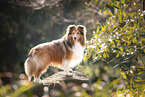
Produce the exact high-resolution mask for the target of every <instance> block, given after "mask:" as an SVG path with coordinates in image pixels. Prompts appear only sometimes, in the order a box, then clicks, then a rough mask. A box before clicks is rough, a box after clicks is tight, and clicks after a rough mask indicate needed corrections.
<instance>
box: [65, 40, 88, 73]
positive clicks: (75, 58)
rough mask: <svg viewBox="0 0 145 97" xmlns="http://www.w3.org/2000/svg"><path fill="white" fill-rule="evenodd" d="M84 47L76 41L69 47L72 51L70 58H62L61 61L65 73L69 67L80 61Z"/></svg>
mask: <svg viewBox="0 0 145 97" xmlns="http://www.w3.org/2000/svg"><path fill="white" fill-rule="evenodd" d="M84 49H85V47H83V46H82V45H81V44H80V43H79V42H78V41H76V42H75V45H74V46H73V47H72V48H71V49H70V50H71V51H72V52H73V55H72V58H71V60H64V61H63V63H62V66H63V68H64V70H65V71H66V73H68V72H69V70H70V68H73V67H75V66H76V65H78V64H79V63H81V62H82V59H83V57H84Z"/></svg>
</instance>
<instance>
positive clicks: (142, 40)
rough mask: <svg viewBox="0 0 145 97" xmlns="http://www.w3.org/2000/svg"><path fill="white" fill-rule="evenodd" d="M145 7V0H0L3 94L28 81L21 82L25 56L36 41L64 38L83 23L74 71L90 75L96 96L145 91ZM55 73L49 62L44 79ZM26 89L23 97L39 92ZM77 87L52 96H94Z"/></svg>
mask: <svg viewBox="0 0 145 97" xmlns="http://www.w3.org/2000/svg"><path fill="white" fill-rule="evenodd" d="M144 10H145V1H144V0H0V95H1V96H2V97H5V96H7V95H13V94H14V93H17V92H19V90H20V88H22V87H23V86H25V85H19V86H18V85H16V82H17V81H20V80H24V79H26V76H25V72H24V61H25V59H26V58H27V54H28V52H29V50H30V49H31V48H32V47H33V46H35V45H37V44H40V43H44V42H48V41H52V40H55V39H59V38H61V37H62V36H63V35H64V34H65V32H66V28H67V26H68V25H70V24H75V25H79V24H81V25H84V26H86V28H87V44H86V50H85V52H84V53H85V56H84V60H83V62H82V63H81V64H80V65H79V66H77V67H76V68H74V70H77V71H80V72H82V73H84V74H85V75H86V76H87V77H88V78H89V80H90V84H91V86H92V88H91V91H93V95H94V96H95V97H101V96H109V97H110V96H115V97H116V96H123V97H125V96H127V97H132V96H142V97H143V96H145V84H144V82H145V76H144V74H145V73H144V71H145V22H144V20H145V11H144ZM55 72H58V69H57V68H53V67H50V68H49V69H48V71H47V73H46V74H44V75H43V76H42V78H46V77H48V76H49V75H51V74H54V73H55ZM27 85H30V86H31V84H30V83H27ZM86 87H87V86H86ZM45 89H47V88H46V87H45V88H44V90H45ZM26 90H29V88H28V89H27V88H26V89H24V90H22V91H21V92H20V94H19V97H22V94H25V96H24V95H23V96H24V97H27V96H29V95H31V96H34V95H33V93H25V91H26ZM68 91H69V90H68ZM74 91H75V92H74V93H71V94H63V93H60V92H57V93H56V94H55V93H52V94H51V96H52V97H53V96H54V97H55V96H58V97H59V96H62V97H67V96H70V97H71V96H72V97H74V96H81V97H85V96H86V97H91V95H89V94H88V92H87V91H86V90H84V89H82V88H79V87H78V88H77V89H74ZM29 92H30V91H29ZM43 92H44V91H43ZM42 94H43V93H42ZM17 95H18V94H17ZM35 96H36V95H35Z"/></svg>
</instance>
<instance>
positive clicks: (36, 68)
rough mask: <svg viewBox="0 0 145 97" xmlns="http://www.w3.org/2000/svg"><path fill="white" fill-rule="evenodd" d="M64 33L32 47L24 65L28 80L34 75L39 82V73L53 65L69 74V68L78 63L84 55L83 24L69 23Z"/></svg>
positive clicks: (84, 30) (84, 32) (84, 38)
mask: <svg viewBox="0 0 145 97" xmlns="http://www.w3.org/2000/svg"><path fill="white" fill-rule="evenodd" d="M66 31H67V32H66V34H65V35H64V36H63V37H62V38H61V39H58V40H54V41H52V42H46V43H42V44H39V45H37V46H35V47H33V48H32V49H31V50H30V52H29V54H28V55H29V57H28V58H27V59H26V61H25V63H24V66H25V72H26V75H27V76H28V80H29V81H31V78H32V77H33V76H34V81H35V82H40V81H41V80H40V75H41V74H42V73H44V72H46V70H47V69H48V67H49V66H50V65H51V66H54V67H58V68H61V69H63V70H64V71H65V72H66V74H67V75H69V71H70V70H71V69H70V68H72V67H75V66H76V65H78V64H79V63H80V62H81V61H82V59H83V56H84V49H85V42H86V28H85V27H84V26H83V25H77V26H75V25H70V26H68V28H67V30H66Z"/></svg>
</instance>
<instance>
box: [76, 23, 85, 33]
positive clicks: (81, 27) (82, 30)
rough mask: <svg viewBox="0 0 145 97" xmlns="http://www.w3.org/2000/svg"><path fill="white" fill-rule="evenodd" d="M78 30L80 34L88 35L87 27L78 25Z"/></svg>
mask: <svg viewBox="0 0 145 97" xmlns="http://www.w3.org/2000/svg"><path fill="white" fill-rule="evenodd" d="M77 30H79V32H80V33H81V34H82V35H85V34H86V27H85V26H83V25H78V26H77Z"/></svg>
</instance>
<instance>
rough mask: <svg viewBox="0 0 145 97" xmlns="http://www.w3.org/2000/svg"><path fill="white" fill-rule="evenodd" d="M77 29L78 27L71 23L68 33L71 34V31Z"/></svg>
mask: <svg viewBox="0 0 145 97" xmlns="http://www.w3.org/2000/svg"><path fill="white" fill-rule="evenodd" d="M75 29H76V26H75V25H69V26H68V28H67V34H68V35H69V34H71V32H72V31H73V30H75Z"/></svg>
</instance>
